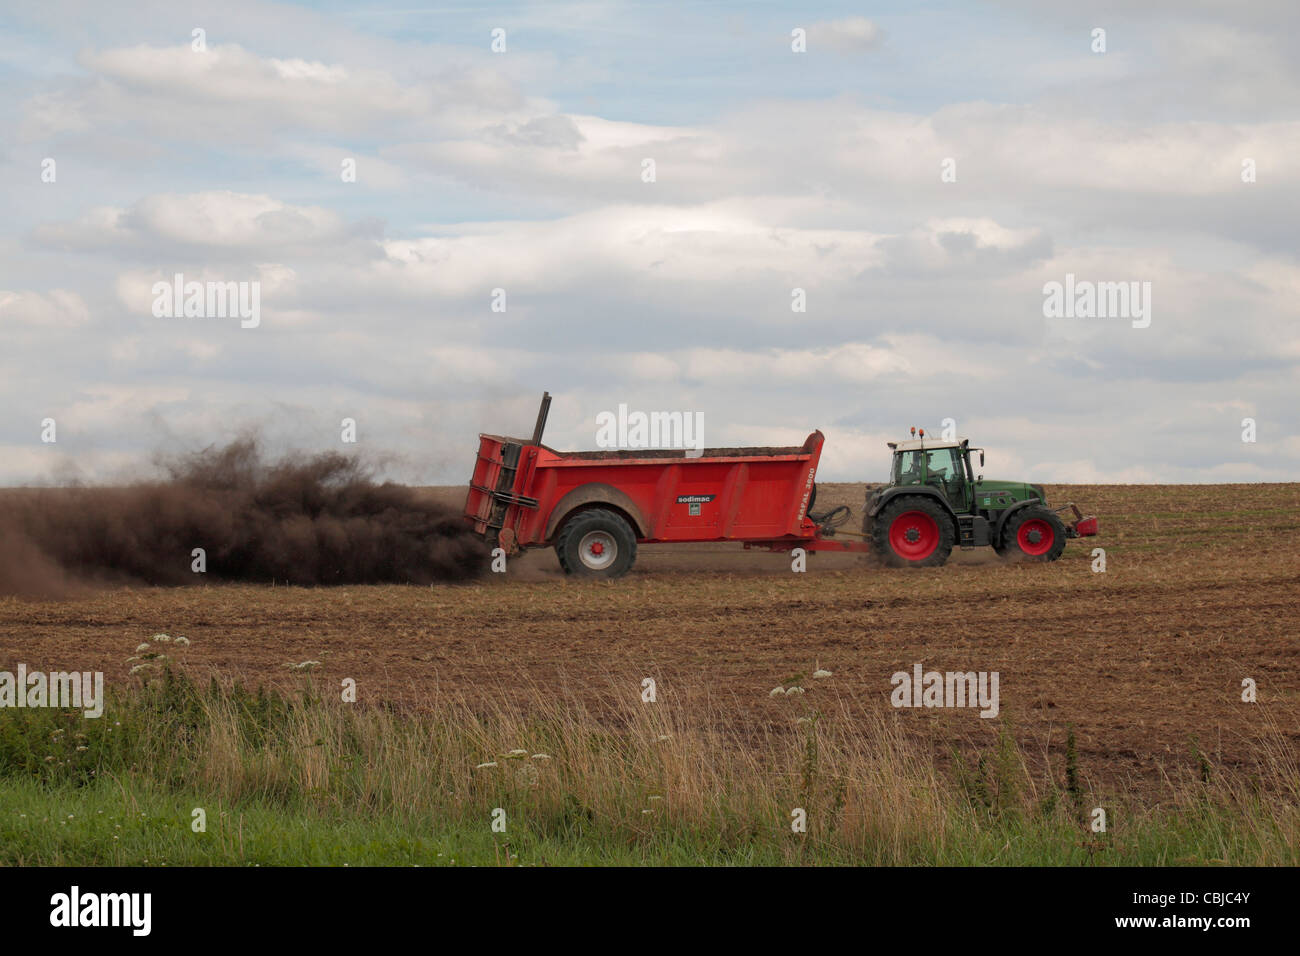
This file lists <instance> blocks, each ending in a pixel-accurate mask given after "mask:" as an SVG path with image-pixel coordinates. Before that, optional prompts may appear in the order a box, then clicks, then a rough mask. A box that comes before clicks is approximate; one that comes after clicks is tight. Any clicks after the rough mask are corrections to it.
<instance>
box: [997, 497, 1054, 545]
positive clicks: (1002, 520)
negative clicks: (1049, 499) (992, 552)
mask: <svg viewBox="0 0 1300 956" xmlns="http://www.w3.org/2000/svg"><path fill="white" fill-rule="evenodd" d="M1042 502H1043V499H1042V498H1026V499H1025V500H1024V501H1017V502H1016V503H1015V504H1014V505H1012V506H1011V507H1010V508H1007V509H1006V510H1005V511H1003V512H1002V514H1000V515H998V520H997V522H996V523H994V525H993V527H992V529H991V530H990V531H989V540H990V541H994V542H996V541H1001V540H1002V529H1003V528H1004V527H1006V523H1007V519H1008V518H1010V517H1011V516H1012V515H1013V514H1015V513H1016V512H1017V511H1019V510H1020V509H1022V508H1028V507H1029V506H1030V505H1037V504H1042Z"/></svg>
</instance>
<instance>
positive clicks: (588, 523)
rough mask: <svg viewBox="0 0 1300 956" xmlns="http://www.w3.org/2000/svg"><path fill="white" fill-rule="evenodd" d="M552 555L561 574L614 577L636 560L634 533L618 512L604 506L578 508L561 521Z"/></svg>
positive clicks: (618, 575) (584, 576) (622, 573)
mask: <svg viewBox="0 0 1300 956" xmlns="http://www.w3.org/2000/svg"><path fill="white" fill-rule="evenodd" d="M555 554H556V556H557V557H558V558H559V559H560V567H562V568H563V569H564V573H565V574H571V575H573V576H574V577H579V578H604V579H610V578H617V577H621V576H623V575H624V574H627V572H628V569H629V568H631V567H632V562H633V561H635V560H636V535H635V534H634V533H633V531H632V526H631V525H629V524H628V523H627V521H625V520H624V519H623V517H622V516H621V515H618V514H616V513H614V512H613V511H609V510H608V509H605V508H592V509H591V510H589V511H580V512H578V513H577V514H576V515H574V516H573V517H572V518H570V519H569V520H568V521H566V522H565V523H564V528H563V529H562V530H561V531H560V536H559V537H558V538H556V540H555Z"/></svg>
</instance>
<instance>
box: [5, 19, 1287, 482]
mask: <svg viewBox="0 0 1300 956" xmlns="http://www.w3.org/2000/svg"><path fill="white" fill-rule="evenodd" d="M1134 7H1140V9H1133V8H1134ZM196 31H201V32H199V33H196ZM1098 31H1104V33H1099V32H1098ZM494 37H495V39H494ZM494 45H495V46H496V47H497V49H494ZM502 47H504V48H502ZM1298 112H1300V5H1296V4H1294V3H1291V2H1269V0H1259V2H1253V3H1251V4H1249V5H1242V4H1240V3H1235V2H1232V3H1228V2H1225V3H1219V2H1208V0H1181V2H1174V0H1149V2H1145V3H1143V4H1140V5H1137V4H1132V3H1129V2H1118V0H1094V2H1090V3H1067V2H1051V0H1046V2H1044V0H1039V2H1030V0H1023V2H1021V0H1004V2H989V3H977V2H949V3H928V2H923V0H922V2H914V3H880V4H847V3H815V2H808V3H764V2H747V3H742V2H696V3H690V4H673V3H620V2H591V3H521V4H507V3H474V4H471V3H464V4H459V5H426V4H419V3H403V2H401V0H392V2H383V3H375V4H364V3H342V2H318V3H297V4H295V3H266V2H258V0H222V2H220V3H212V4H204V3H191V4H187V3H183V2H149V0H138V2H126V3H120V4H100V3H92V2H65V0H42V2H41V3H39V4H31V3H27V2H22V3H18V2H12V0H0V209H2V210H3V212H4V215H3V217H0V403H2V404H0V407H2V408H3V409H4V414H3V416H0V484H5V485H20V484H50V483H67V482H75V481H82V482H95V481H117V480H122V479H123V478H124V477H127V476H132V475H136V474H139V473H141V472H142V471H143V470H147V469H148V468H149V467H150V464H151V462H153V461H154V460H155V459H156V457H157V456H158V455H159V454H162V455H169V454H175V453H178V452H184V451H190V450H195V449H198V448H201V447H204V446H207V445H211V444H215V443H221V442H225V441H228V440H229V439H231V438H233V437H235V436H237V435H240V434H244V433H246V432H248V431H249V430H250V429H254V430H256V431H257V432H258V433H259V434H261V435H262V436H263V437H264V439H265V440H266V441H267V442H268V444H269V445H271V446H273V447H275V448H280V447H285V448H288V447H293V448H298V449H304V450H309V451H321V450H343V451H346V452H348V453H357V454H363V455H366V456H367V457H368V458H369V459H370V460H372V461H374V462H375V463H376V464H377V467H379V469H380V472H381V474H382V475H383V476H385V477H391V478H393V479H395V480H399V481H406V482H412V483H419V484H460V483H463V482H465V481H466V480H467V479H468V477H469V474H470V471H471V470H472V467H473V462H474V458H473V456H474V452H475V448H476V438H475V436H476V435H477V434H478V433H479V432H483V431H486V432H489V433H495V434H515V435H525V436H526V435H528V434H530V433H531V430H532V424H533V419H534V417H535V415H536V407H537V402H538V400H539V398H540V396H541V393H542V391H543V390H547V391H549V392H551V393H552V395H553V396H554V403H553V405H552V409H551V415H550V421H549V425H548V430H547V433H546V442H547V444H549V445H551V446H552V447H556V448H561V449H578V448H592V447H595V438H596V431H597V416H598V415H600V414H601V413H602V412H607V411H614V410H616V409H617V408H618V406H619V405H620V404H624V405H627V406H628V408H629V409H632V410H642V411H646V412H652V411H681V412H688V413H698V414H700V415H702V416H703V422H704V428H705V438H706V443H707V444H708V445H710V446H722V445H779V444H799V443H802V441H803V439H804V438H805V436H806V435H807V434H808V433H809V432H810V431H812V430H813V429H814V428H820V429H821V430H822V431H823V432H824V433H825V434H826V439H827V441H826V446H825V449H824V451H823V456H822V466H821V469H820V472H819V477H820V478H821V479H822V480H828V481H856V480H868V481H878V480H882V479H883V478H884V477H885V476H886V473H887V470H888V454H889V452H888V448H887V447H886V445H885V443H886V442H887V441H891V440H896V439H898V438H900V437H904V436H905V435H906V434H907V432H908V429H909V428H910V427H911V426H917V427H925V428H927V430H933V431H935V432H938V431H940V430H941V429H942V428H943V427H944V423H945V420H951V421H950V425H951V427H952V428H954V429H955V430H956V431H957V432H958V433H960V434H962V435H965V436H967V437H969V438H970V439H971V441H972V443H973V444H976V445H980V446H982V447H984V448H985V449H987V452H986V455H987V465H986V471H987V473H988V474H989V476H990V477H1001V478H1014V479H1022V480H1030V481H1037V482H1083V483H1145V482H1162V483H1164V482H1193V483H1200V482H1258V481H1294V480H1297V477H1298V476H1300V402H1297V397H1300V388H1298V385H1300V382H1298V379H1297V372H1300V322H1298V320H1300V305H1298V303H1300V261H1298V256H1297V238H1296V237H1297V223H1296V219H1297V212H1298V211H1300V116H1298V115H1297V114H1298ZM649 163H653V175H652V176H651V175H650V174H649V167H648V164H649ZM351 171H355V175H352V172H351ZM177 274H181V275H183V276H184V281H186V282H199V283H228V282H235V283H249V284H250V285H249V288H251V284H253V283H256V286H257V289H258V292H259V306H260V309H259V313H258V322H257V324H256V325H255V326H250V327H245V325H249V323H247V322H241V321H240V318H239V317H238V316H231V315H220V314H217V315H213V314H205V315H197V316H195V315H191V316H188V317H186V316H184V315H172V314H170V313H167V314H162V315H159V314H156V313H157V312H158V311H159V310H158V309H157V308H156V305H157V302H156V300H157V296H158V291H157V290H158V286H157V285H156V284H157V283H170V282H172V281H173V277H174V276H175V275H177ZM1067 277H1070V278H1069V279H1067ZM1052 283H1060V284H1062V286H1063V287H1064V286H1065V285H1066V284H1067V283H1069V284H1070V286H1071V287H1072V288H1078V287H1080V286H1081V285H1086V284H1093V283H1124V284H1125V286H1124V288H1125V289H1134V290H1140V291H1142V292H1143V295H1142V298H1141V300H1137V299H1135V300H1134V301H1133V302H1132V303H1130V306H1131V307H1136V305H1137V303H1138V302H1139V301H1141V302H1142V303H1144V304H1145V306H1146V313H1145V315H1137V314H1135V315H1130V314H1129V313H1128V312H1125V313H1122V314H1120V315H1113V314H1101V313H1102V312H1104V311H1105V310H1099V309H1097V308H1094V309H1093V310H1092V311H1091V312H1089V311H1088V309H1087V308H1086V307H1085V308H1080V309H1079V310H1077V312H1081V313H1083V314H1068V315H1058V314H1048V313H1050V312H1051V309H1049V308H1046V307H1045V303H1046V302H1047V299H1048V294H1047V292H1046V290H1047V289H1048V288H1050V287H1051V284H1052ZM1130 283H1136V286H1132V285H1130ZM796 290H799V291H796ZM494 306H495V308H494ZM502 308H503V310H502ZM1070 312H1071V313H1075V312H1076V310H1074V309H1071V310H1070ZM344 419H351V420H352V421H354V422H355V436H356V439H357V441H356V442H355V443H350V442H344V438H346V437H350V436H349V435H345V433H344V429H343V427H342V422H343V420H344ZM49 420H53V422H54V430H53V432H51V431H50V429H49V427H48V424H47V423H48V422H49ZM1247 420H1249V423H1250V424H1249V425H1248V423H1247ZM51 437H53V438H54V439H55V440H53V441H50V440H48V439H49V438H51ZM1245 437H1253V438H1254V440H1253V441H1247V440H1243V439H1244V438H1245Z"/></svg>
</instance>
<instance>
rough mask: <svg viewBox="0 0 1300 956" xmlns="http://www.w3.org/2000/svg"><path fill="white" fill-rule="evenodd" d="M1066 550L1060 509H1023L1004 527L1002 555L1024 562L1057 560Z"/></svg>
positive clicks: (1031, 507) (1036, 507)
mask: <svg viewBox="0 0 1300 956" xmlns="http://www.w3.org/2000/svg"><path fill="white" fill-rule="evenodd" d="M1064 550H1065V524H1064V523H1063V522H1062V521H1061V519H1060V518H1059V517H1057V515H1056V512H1054V511H1048V510H1047V509H1046V508H1040V507H1038V506H1036V505H1030V506H1029V507H1028V508H1021V509H1020V510H1019V511H1017V512H1016V513H1015V514H1013V515H1012V516H1011V517H1010V518H1008V519H1007V524H1006V527H1005V528H1003V529H1002V546H1001V548H999V549H998V551H999V553H1000V554H1003V555H1005V556H1006V557H1009V558H1014V559H1018V560H1021V561H1055V560H1056V559H1057V558H1059V557H1060V556H1061V552H1062V551H1064Z"/></svg>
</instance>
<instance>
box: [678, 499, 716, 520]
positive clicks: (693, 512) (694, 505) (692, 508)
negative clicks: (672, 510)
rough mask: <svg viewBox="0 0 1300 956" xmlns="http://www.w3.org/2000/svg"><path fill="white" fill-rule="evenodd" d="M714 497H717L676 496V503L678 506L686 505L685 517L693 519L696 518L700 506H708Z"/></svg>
mask: <svg viewBox="0 0 1300 956" xmlns="http://www.w3.org/2000/svg"><path fill="white" fill-rule="evenodd" d="M716 497H718V496H717V495H678V496H677V503H678V504H679V505H687V506H688V507H687V509H686V514H687V516H688V517H691V518H694V517H696V516H698V515H699V513H700V505H704V504H708V503H709V502H710V501H712V500H713V499H714V498H716Z"/></svg>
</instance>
